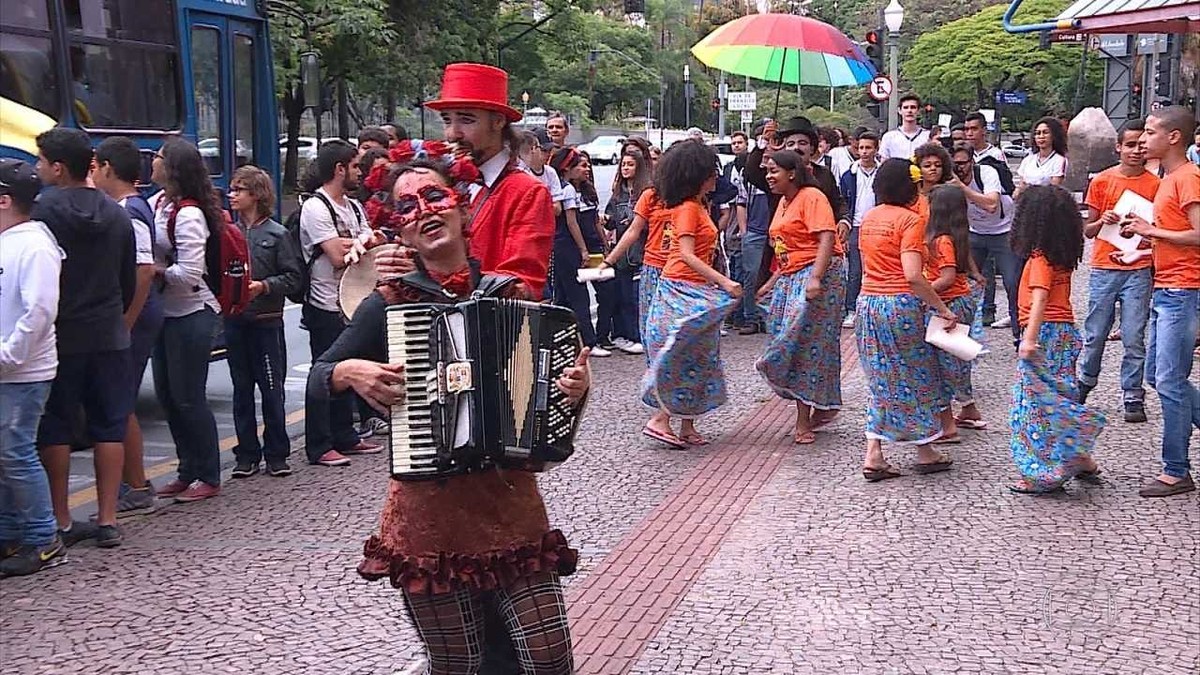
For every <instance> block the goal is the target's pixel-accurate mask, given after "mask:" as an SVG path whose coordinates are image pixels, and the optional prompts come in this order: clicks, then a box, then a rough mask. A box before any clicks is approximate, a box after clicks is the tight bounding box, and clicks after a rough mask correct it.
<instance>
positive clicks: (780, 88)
mask: <svg viewBox="0 0 1200 675" xmlns="http://www.w3.org/2000/svg"><path fill="white" fill-rule="evenodd" d="M787 53H788V50H787V48H784V50H783V58H782V59H780V60H779V81H778V82H776V83H775V112H774V113H772V114H771V119H776V120H777V119H779V95H780V94H782V93H783V67H784V65H785V64H787Z"/></svg>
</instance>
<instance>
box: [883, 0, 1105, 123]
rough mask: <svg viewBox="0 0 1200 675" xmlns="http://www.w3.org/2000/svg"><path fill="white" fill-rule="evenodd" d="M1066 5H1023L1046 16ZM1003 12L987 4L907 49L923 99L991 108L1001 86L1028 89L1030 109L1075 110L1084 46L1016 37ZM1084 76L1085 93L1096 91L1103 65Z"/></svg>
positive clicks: (910, 76)
mask: <svg viewBox="0 0 1200 675" xmlns="http://www.w3.org/2000/svg"><path fill="white" fill-rule="evenodd" d="M1067 4H1068V2H1067V0H1028V1H1027V2H1026V3H1025V4H1024V5H1022V8H1021V9H1022V12H1023V13H1024V14H1026V15H1027V16H1031V17H1033V18H1034V19H1037V20H1041V19H1044V18H1045V17H1047V16H1056V15H1058V13H1059V12H1061V11H1062V10H1063V9H1064V8H1065V7H1066V5H1067ZM1004 10H1005V6H1004V5H996V6H993V7H988V8H986V9H983V10H981V11H979V12H977V13H975V14H973V15H971V16H969V17H966V18H963V19H959V20H957V21H952V22H950V23H948V24H946V25H944V26H942V27H941V28H938V29H937V30H934V31H932V32H929V33H926V34H924V35H922V36H921V37H920V38H918V39H917V41H916V42H915V43H914V44H913V46H912V48H911V49H910V50H909V51H908V56H907V59H906V60H905V62H904V64H903V73H904V76H905V78H906V79H907V80H908V81H909V82H910V83H911V84H912V85H913V88H914V89H915V91H916V92H917V93H918V94H921V95H922V97H924V98H926V99H929V100H933V101H937V102H940V103H943V104H966V105H967V107H971V108H981V107H992V102H993V101H994V95H995V92H996V90H998V89H1009V90H1015V89H1023V90H1026V91H1028V93H1029V96H1030V108H1031V109H1036V110H1046V111H1057V112H1074V111H1073V110H1070V109H1071V108H1072V103H1071V100H1072V98H1073V97H1074V92H1075V85H1076V84H1077V82H1078V78H1079V76H1080V75H1079V63H1080V53H1079V49H1080V47H1079V46H1077V45H1076V46H1069V45H1056V46H1053V47H1051V48H1050V49H1047V50H1040V49H1038V38H1037V36H1036V35H1013V34H1011V33H1007V32H1005V31H1004V30H1002V29H1001V27H1000V26H1001V23H1000V19H1001V16H1002V15H1003V13H1004ZM1083 77H1084V78H1085V81H1084V85H1085V91H1087V92H1089V93H1092V92H1094V91H1095V90H1096V88H1097V87H1098V83H1099V79H1100V77H1101V70H1100V65H1099V64H1098V63H1096V62H1095V61H1093V63H1092V66H1091V67H1090V68H1089V69H1087V70H1086V71H1084V74H1083ZM1093 95H1094V94H1093ZM1089 98H1090V97H1089Z"/></svg>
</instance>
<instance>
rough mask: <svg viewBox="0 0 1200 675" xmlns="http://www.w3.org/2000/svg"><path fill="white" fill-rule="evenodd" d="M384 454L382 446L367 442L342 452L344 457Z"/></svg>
mask: <svg viewBox="0 0 1200 675" xmlns="http://www.w3.org/2000/svg"><path fill="white" fill-rule="evenodd" d="M381 452H383V446H382V445H375V444H374V443H368V442H366V441H359V442H358V445H356V446H354V447H353V448H350V449H349V450H345V451H343V452H342V454H344V455H378V454H379V453H381Z"/></svg>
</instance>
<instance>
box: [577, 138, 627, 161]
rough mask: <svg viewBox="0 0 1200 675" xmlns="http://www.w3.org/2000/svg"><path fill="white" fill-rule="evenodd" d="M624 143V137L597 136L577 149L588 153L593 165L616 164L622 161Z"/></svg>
mask: <svg viewBox="0 0 1200 675" xmlns="http://www.w3.org/2000/svg"><path fill="white" fill-rule="evenodd" d="M624 142H625V137H624V136H597V137H595V138H593V139H592V140H591V142H590V143H584V144H583V145H581V146H579V147H578V148H577V149H578V150H579V151H580V152H586V153H587V154H588V156H589V157H591V158H592V163H593V164H616V163H617V161H618V160H620V159H621V145H622V144H623V143H624Z"/></svg>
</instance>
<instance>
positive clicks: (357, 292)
mask: <svg viewBox="0 0 1200 675" xmlns="http://www.w3.org/2000/svg"><path fill="white" fill-rule="evenodd" d="M397 248H399V244H383V245H382V246H376V247H375V248H372V249H369V250H368V251H367V252H365V253H363V254H362V255H360V256H359V259H358V262H356V263H354V264H352V265H349V266H348V267H346V271H345V272H344V273H343V274H342V280H341V281H340V282H338V307H340V308H341V310H342V314H343V315H344V316H345V317H346V318H347V319H349V318H351V317H353V316H354V312H355V311H356V310H358V306H359V305H361V304H362V301H363V300H366V299H367V296H369V295H371V293H372V292H373V291H374V290H375V285H376V284H378V283H379V270H378V268H376V267H375V260H376V258H377V257H378V256H379V255H380V254H381V253H390V252H391V251H393V250H395V249H397Z"/></svg>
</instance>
